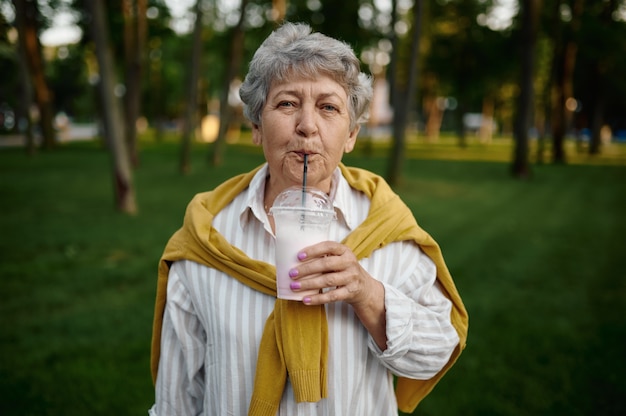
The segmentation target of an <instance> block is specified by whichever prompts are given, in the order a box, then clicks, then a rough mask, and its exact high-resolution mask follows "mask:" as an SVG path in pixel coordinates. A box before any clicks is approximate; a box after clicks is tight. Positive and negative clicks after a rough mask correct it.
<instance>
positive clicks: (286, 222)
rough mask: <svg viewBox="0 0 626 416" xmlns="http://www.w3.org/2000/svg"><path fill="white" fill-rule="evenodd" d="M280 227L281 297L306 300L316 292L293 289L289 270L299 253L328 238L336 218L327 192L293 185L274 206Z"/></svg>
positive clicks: (278, 278)
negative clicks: (306, 297) (331, 225)
mask: <svg viewBox="0 0 626 416" xmlns="http://www.w3.org/2000/svg"><path fill="white" fill-rule="evenodd" d="M270 213H271V215H272V216H273V217H274V225H275V229H276V286H277V290H278V298H280V299H289V300H302V299H303V298H304V297H305V296H310V295H312V294H316V293H318V291H317V290H313V291H298V292H293V291H291V289H290V288H289V284H290V283H291V282H292V279H291V278H290V277H289V270H291V269H292V268H293V267H296V266H297V265H298V263H299V261H298V253H299V252H300V250H302V249H303V248H305V247H308V246H311V245H313V244H317V243H319V242H322V241H327V240H328V233H329V230H330V224H331V222H332V220H333V219H334V218H335V212H334V210H333V209H332V203H331V202H330V200H329V199H328V197H327V196H326V194H325V193H324V192H322V191H320V190H318V189H314V188H310V187H307V188H304V189H303V188H289V189H287V190H286V191H284V192H282V193H281V194H280V195H279V196H278V197H277V198H276V200H275V201H274V205H273V206H272V208H271V209H270Z"/></svg>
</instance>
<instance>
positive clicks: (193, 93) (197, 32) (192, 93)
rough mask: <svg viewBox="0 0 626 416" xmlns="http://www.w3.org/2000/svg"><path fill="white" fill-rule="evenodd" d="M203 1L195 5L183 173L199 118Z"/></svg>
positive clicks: (182, 142)
mask: <svg viewBox="0 0 626 416" xmlns="http://www.w3.org/2000/svg"><path fill="white" fill-rule="evenodd" d="M201 1H202V0H197V1H196V5H195V7H194V11H195V15H196V22H195V24H194V29H193V41H192V49H191V63H190V65H189V67H188V69H189V72H188V75H187V77H188V79H187V105H186V110H185V115H184V120H183V133H182V137H181V149H180V159H179V165H178V166H179V171H180V172H181V173H182V174H187V173H189V171H190V170H191V161H190V160H191V142H192V137H193V132H194V130H195V127H196V124H197V119H198V117H197V116H196V115H197V108H198V79H199V73H200V53H201V52H202V26H203V25H202V20H203V16H204V15H203V13H202V7H201V5H200V2H201Z"/></svg>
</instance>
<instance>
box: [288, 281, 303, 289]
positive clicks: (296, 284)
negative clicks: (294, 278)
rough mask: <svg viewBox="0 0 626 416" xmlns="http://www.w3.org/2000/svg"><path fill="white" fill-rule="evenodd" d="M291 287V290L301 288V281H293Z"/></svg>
mask: <svg viewBox="0 0 626 416" xmlns="http://www.w3.org/2000/svg"><path fill="white" fill-rule="evenodd" d="M289 287H290V288H291V290H298V289H300V282H291V284H290V285H289Z"/></svg>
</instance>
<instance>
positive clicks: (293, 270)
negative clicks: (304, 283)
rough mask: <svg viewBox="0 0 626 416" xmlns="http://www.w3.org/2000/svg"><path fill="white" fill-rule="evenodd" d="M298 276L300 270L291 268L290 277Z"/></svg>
mask: <svg viewBox="0 0 626 416" xmlns="http://www.w3.org/2000/svg"><path fill="white" fill-rule="evenodd" d="M296 276H298V270H297V269H291V270H289V277H296Z"/></svg>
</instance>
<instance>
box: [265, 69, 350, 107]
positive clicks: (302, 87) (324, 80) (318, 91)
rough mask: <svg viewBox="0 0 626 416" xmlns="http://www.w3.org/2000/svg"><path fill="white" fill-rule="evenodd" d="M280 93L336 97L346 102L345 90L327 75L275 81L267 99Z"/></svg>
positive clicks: (290, 77) (291, 77)
mask: <svg viewBox="0 0 626 416" xmlns="http://www.w3.org/2000/svg"><path fill="white" fill-rule="evenodd" d="M281 93H288V94H295V95H305V94H311V95H314V96H318V95H324V96H328V95H336V96H337V97H338V98H340V99H342V100H344V101H345V100H346V98H347V93H346V90H345V88H344V87H343V86H342V85H341V84H339V83H338V82H337V81H335V80H334V79H333V78H331V77H330V76H328V75H324V74H321V75H319V76H317V77H315V78H313V77H308V76H287V77H284V78H283V79H276V80H274V81H273V82H272V84H271V85H270V89H269V91H268V98H271V97H272V96H275V95H277V94H281Z"/></svg>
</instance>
